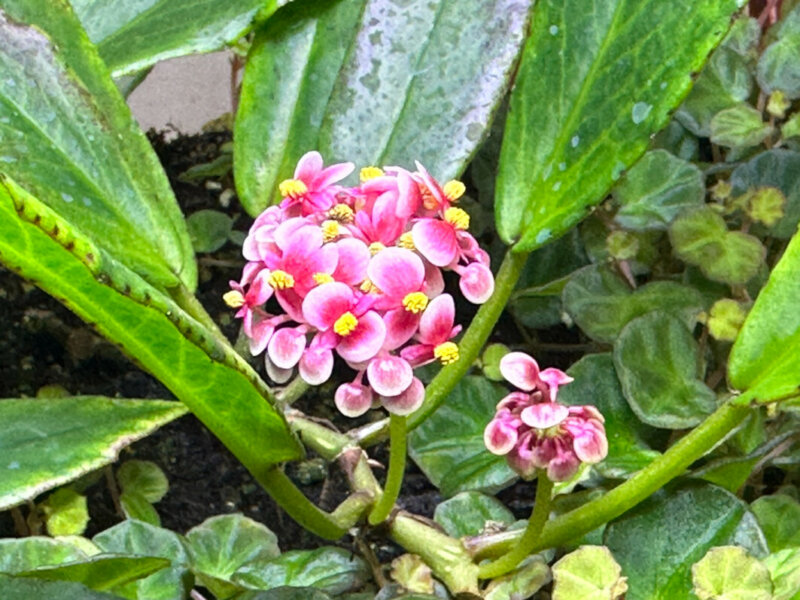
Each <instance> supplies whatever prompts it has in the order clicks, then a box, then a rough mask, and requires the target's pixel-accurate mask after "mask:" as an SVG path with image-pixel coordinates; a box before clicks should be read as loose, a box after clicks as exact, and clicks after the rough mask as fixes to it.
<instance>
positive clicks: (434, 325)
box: [400, 294, 461, 367]
mask: <svg viewBox="0 0 800 600" xmlns="http://www.w3.org/2000/svg"><path fill="white" fill-rule="evenodd" d="M455 316H456V307H455V303H454V302H453V297H452V296H451V295H450V294H442V295H441V296H437V297H436V298H434V299H433V300H431V302H430V304H428V308H427V309H426V310H425V312H424V313H422V318H421V319H420V322H419V334H417V336H416V339H417V340H418V341H419V343H418V344H414V345H412V346H408V347H406V348H403V350H401V351H400V356H402V357H403V358H405V359H406V360H407V361H408V362H409V363H411V364H412V365H413V366H415V367H418V366H421V365H426V364H428V363H431V362H433V361H434V360H436V359H439V360H440V361H441V362H442V364H444V365H449V364H451V363H454V362H456V361H457V360H458V356H459V355H458V346H457V345H456V344H455V343H454V342H451V341H450V340H451V339H452V338H454V337H455V336H456V335H458V332H459V331H461V326H460V325H454V322H455Z"/></svg>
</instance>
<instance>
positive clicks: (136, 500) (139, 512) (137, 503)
mask: <svg viewBox="0 0 800 600" xmlns="http://www.w3.org/2000/svg"><path fill="white" fill-rule="evenodd" d="M119 504H120V506H121V507H122V511H123V512H124V513H125V516H126V517H127V518H128V519H136V520H138V521H143V522H145V523H148V524H150V525H154V526H156V527H161V517H159V516H158V511H156V509H155V507H154V506H153V505H152V504H151V503H150V502H149V501H148V500H147V498H145V497H144V496H143V495H142V494H140V493H139V492H135V491H128V492H123V493H121V494H120V495H119Z"/></svg>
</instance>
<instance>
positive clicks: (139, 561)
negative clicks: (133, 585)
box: [17, 554, 170, 592]
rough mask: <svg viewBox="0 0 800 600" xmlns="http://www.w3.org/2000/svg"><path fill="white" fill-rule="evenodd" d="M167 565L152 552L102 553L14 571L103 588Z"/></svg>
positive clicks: (148, 574) (167, 563)
mask: <svg viewBox="0 0 800 600" xmlns="http://www.w3.org/2000/svg"><path fill="white" fill-rule="evenodd" d="M169 566H170V562H169V560H167V559H165V558H158V557H155V556H116V555H108V554H101V555H97V556H92V557H90V558H87V559H86V560H83V561H80V562H72V563H67V564H63V565H55V566H47V567H39V568H38V569H31V570H25V571H20V572H18V573H17V575H18V576H19V577H34V578H36V579H48V580H51V581H75V582H78V583H82V584H83V585H85V586H86V587H88V588H90V589H93V590H97V591H100V592H102V591H105V590H110V589H113V588H116V587H118V586H121V585H125V584H126V583H129V582H132V581H136V580H137V579H142V578H144V577H148V576H150V575H152V574H153V573H155V572H157V571H160V570H161V569H164V568H166V567H169Z"/></svg>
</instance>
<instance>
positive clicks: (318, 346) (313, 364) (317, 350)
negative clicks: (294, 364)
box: [299, 334, 333, 385]
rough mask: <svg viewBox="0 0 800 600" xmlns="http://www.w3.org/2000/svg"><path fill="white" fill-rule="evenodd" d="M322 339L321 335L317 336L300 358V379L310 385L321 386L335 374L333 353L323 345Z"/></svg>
mask: <svg viewBox="0 0 800 600" xmlns="http://www.w3.org/2000/svg"><path fill="white" fill-rule="evenodd" d="M321 339H322V336H321V335H319V334H318V335H317V336H315V337H314V339H313V340H312V342H311V344H310V345H309V347H308V348H306V349H305V350H304V351H303V356H302V357H301V358H300V362H299V367H300V377H302V378H303V381H305V382H306V383H307V384H309V385H321V384H323V383H325V382H326V381H328V379H330V376H331V373H333V352H332V351H331V350H330V348H326V347H325V346H324V345H323V344H322V343H321Z"/></svg>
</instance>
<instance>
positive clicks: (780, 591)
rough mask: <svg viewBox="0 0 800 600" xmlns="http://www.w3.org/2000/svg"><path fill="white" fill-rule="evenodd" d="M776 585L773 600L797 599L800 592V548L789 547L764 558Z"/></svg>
mask: <svg viewBox="0 0 800 600" xmlns="http://www.w3.org/2000/svg"><path fill="white" fill-rule="evenodd" d="M763 563H764V564H765V565H766V567H767V569H769V574H770V577H771V578H772V583H773V585H774V590H773V598H772V600H797V594H798V592H800V548H788V549H786V550H781V551H780V552H775V553H773V554H770V555H769V556H768V557H766V558H765V559H764V560H763Z"/></svg>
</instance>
